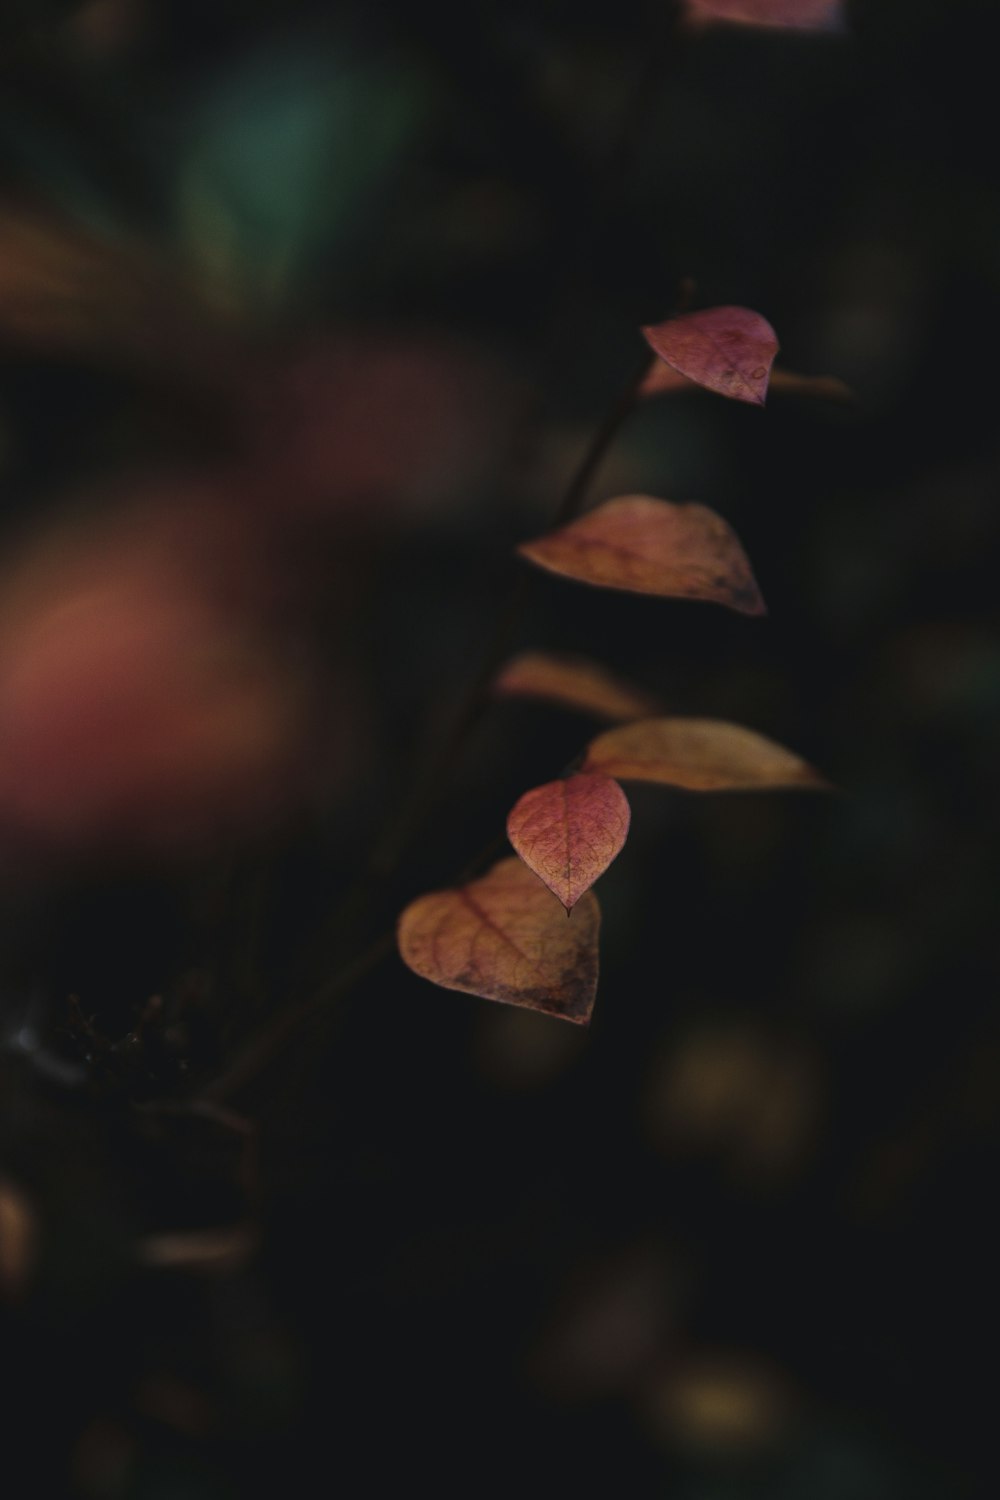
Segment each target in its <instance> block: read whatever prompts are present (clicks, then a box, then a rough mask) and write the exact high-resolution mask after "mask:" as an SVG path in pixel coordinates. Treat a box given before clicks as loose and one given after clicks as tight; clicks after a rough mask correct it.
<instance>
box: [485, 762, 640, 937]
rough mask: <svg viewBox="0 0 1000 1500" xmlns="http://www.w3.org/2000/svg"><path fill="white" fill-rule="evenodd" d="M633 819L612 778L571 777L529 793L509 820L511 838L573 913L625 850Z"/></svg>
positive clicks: (512, 811) (517, 848)
mask: <svg viewBox="0 0 1000 1500" xmlns="http://www.w3.org/2000/svg"><path fill="white" fill-rule="evenodd" d="M630 817H631V812H630V809H629V805H628V800H627V798H626V796H625V793H624V792H623V791H622V789H621V787H620V786H619V785H618V783H617V781H613V780H612V779H611V777H610V776H592V775H584V776H569V777H567V778H566V779H565V780H564V781H550V782H547V783H546V785H545V786H536V787H533V788H532V790H531V791H530V792H525V794H524V796H523V797H521V798H520V800H519V801H518V802H517V803H516V804H515V806H514V807H513V808H512V809H511V811H510V814H509V816H508V818H507V836H508V838H509V839H510V841H511V843H512V844H513V845H514V848H515V849H516V850H517V852H518V854H519V855H520V856H521V858H522V859H523V860H524V862H525V864H526V865H527V866H528V868H529V869H530V870H534V872H535V874H536V875H538V876H540V877H541V879H542V880H544V881H545V884H546V885H547V886H548V888H549V890H550V891H552V892H553V893H554V894H555V895H556V896H558V897H559V900H560V901H561V902H562V904H563V906H565V908H566V910H567V911H569V910H570V909H571V908H572V907H573V906H575V905H576V903H577V901H579V899H580V897H581V896H582V895H583V893H584V891H587V890H589V889H590V887H591V886H592V885H593V884H594V881H595V880H597V879H599V877H600V876H601V875H603V874H604V871H605V870H606V869H607V868H608V866H609V865H610V863H611V861H612V860H613V859H615V858H616V857H617V855H618V854H620V853H621V851H622V848H623V847H624V844H625V839H626V837H627V835H628V825H629V819H630Z"/></svg>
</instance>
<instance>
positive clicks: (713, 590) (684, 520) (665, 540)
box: [517, 495, 765, 615]
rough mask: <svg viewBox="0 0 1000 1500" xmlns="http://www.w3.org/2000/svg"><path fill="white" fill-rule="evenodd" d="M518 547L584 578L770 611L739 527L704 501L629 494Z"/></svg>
mask: <svg viewBox="0 0 1000 1500" xmlns="http://www.w3.org/2000/svg"><path fill="white" fill-rule="evenodd" d="M517 550H518V551H519V552H520V553H521V555H522V557H526V558H528V559H529V561H530V562H534V563H537V564H538V565H539V567H542V568H547V569H548V570H549V572H550V573H559V574H561V575H562V576H563V577H565V578H575V579H577V580H578V581H579V582H580V583H592V584H596V585H598V586H601V587H604V588H612V589H625V590H627V591H628V592H629V593H635V594H658V595H660V596H661V597H664V598H673V599H705V600H710V601H711V602H713V603H715V604H725V605H727V606H728V607H729V608H730V609H736V610H739V611H740V613H741V614H746V615H762V614H764V613H765V607H764V601H763V599H762V598H761V596H760V591H759V589H758V588H757V583H756V580H755V579H754V576H753V573H752V572H751V569H750V564H749V562H748V561H747V558H746V554H745V553H744V551H743V548H742V547H741V546H740V543H739V540H738V538H737V536H736V534H735V532H734V531H733V530H732V528H731V527H730V526H729V525H728V524H727V523H726V522H725V521H724V520H723V519H722V517H721V516H717V515H716V514H715V512H714V511H712V510H709V509H708V508H707V507H706V506H704V505H693V504H688V505H679V504H675V503H674V502H673V501H670V500H656V499H654V498H653V496H652V495H621V496H619V498H618V499H617V500H607V501H605V503H604V504H603V505H598V506H597V507H596V509H594V510H591V511H588V512H587V514H586V515H585V516H581V517H580V518H579V519H578V520H576V521H571V522H570V524H569V525H568V526H563V527H562V528H561V529H560V530H559V531H551V532H549V533H548V535H547V536H542V537H538V538H536V540H535V541H532V542H523V543H522V544H521V546H520V547H519V548H518V549H517Z"/></svg>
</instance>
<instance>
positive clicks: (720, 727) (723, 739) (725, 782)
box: [583, 719, 828, 792]
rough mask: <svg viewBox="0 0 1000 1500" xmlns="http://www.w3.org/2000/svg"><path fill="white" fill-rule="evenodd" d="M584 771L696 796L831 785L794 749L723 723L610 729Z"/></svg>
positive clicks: (593, 745)
mask: <svg viewBox="0 0 1000 1500" xmlns="http://www.w3.org/2000/svg"><path fill="white" fill-rule="evenodd" d="M583 769H584V770H585V771H603V772H604V774H605V775H606V776H617V777H619V778H620V779H621V780H622V781H655V782H660V783H662V784H663V785H665V786H679V787H684V788H685V789H686V790H688V791H694V792H718V791H740V790H745V791H749V790H752V789H755V788H756V789H763V790H766V789H768V788H771V787H811V788H813V789H814V790H821V789H823V788H826V787H827V786H828V783H827V782H826V781H824V779H823V778H822V776H820V775H819V773H818V772H817V771H814V770H813V768H812V766H810V765H807V764H806V762H805V761H804V760H802V759H800V757H799V756H797V755H794V754H793V753H792V752H791V751H790V750H785V749H784V748H783V747H782V746H781V745H776V744H775V743H774V741H773V740H769V739H765V737H764V736H763V735H762V734H757V733H756V732H755V731H754V730H752V729H744V728H743V727H742V726H741V725H739V724H727V723H725V722H724V721H723V720H721V719H643V720H640V721H639V722H638V723H636V724H626V725H624V726H623V727H622V728H621V729H609V730H607V731H606V732H605V733H604V734H599V735H598V736H597V738H596V739H595V740H591V742H590V745H589V746H588V749H587V758H586V761H585V762H584V766H583Z"/></svg>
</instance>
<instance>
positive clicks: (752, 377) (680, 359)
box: [642, 307, 778, 406]
mask: <svg viewBox="0 0 1000 1500" xmlns="http://www.w3.org/2000/svg"><path fill="white" fill-rule="evenodd" d="M642 333H643V337H644V338H645V340H646V342H647V344H648V345H649V347H650V348H651V349H652V350H653V351H654V353H656V354H658V355H659V357H660V358H661V359H663V360H666V362H667V364H668V365H669V366H670V367H671V369H673V370H676V371H677V372H678V373H679V374H680V375H685V376H687V378H688V380H693V381H694V382H695V384H696V385H703V386H705V388H706V389H707V390H710V391H715V392H716V393H717V394H718V395H720V396H729V397H731V398H732V399H733V400H734V401H747V402H749V403H750V404H752V405H754V406H763V405H764V401H765V399H766V397H767V385H768V380H769V378H770V374H771V365H772V364H773V363H774V356H775V355H776V354H777V352H778V339H777V335H776V334H775V332H774V329H773V328H772V327H771V325H770V323H769V322H768V321H767V319H766V318H762V317H761V315H760V313H755V312H751V311H750V309H749V308H747V307H709V308H706V309H705V310H704V311H702V312H693V313H684V314H683V315H682V316H681V317H679V318H669V319H668V320H667V322H665V323H655V324H652V325H650V326H648V327H646V328H643V330H642Z"/></svg>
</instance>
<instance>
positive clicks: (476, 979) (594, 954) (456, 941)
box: [397, 857, 601, 1026]
mask: <svg viewBox="0 0 1000 1500" xmlns="http://www.w3.org/2000/svg"><path fill="white" fill-rule="evenodd" d="M600 922H601V912H600V907H599V906H598V904H597V897H596V896H595V895H594V893H593V892H592V891H587V892H586V893H585V895H583V896H582V897H581V898H580V900H579V901H578V902H577V904H576V906H575V907H574V909H573V911H572V912H571V913H570V914H569V917H568V918H567V915H566V913H565V912H564V911H563V909H562V907H561V906H560V904H559V901H558V900H557V899H556V897H555V896H554V895H553V894H552V892H551V891H549V890H547V889H546V888H545V886H544V885H543V884H542V882H541V880H539V878H538V876H537V875H533V874H532V872H531V871H530V870H529V869H528V867H527V866H526V865H525V864H523V863H522V862H521V860H519V859H517V858H513V857H512V858H509V859H502V860H500V862H499V863H498V864H495V865H494V866H493V868H492V869H491V870H488V871H487V873H486V874H485V875H483V876H482V877H481V878H480V879H479V880H473V881H470V882H469V883H468V884H467V885H462V886H456V887H454V888H452V889H451V890H444V891H434V892H432V893H431V894H430V895H427V896H421V897H419V898H418V899H417V900H416V901H413V902H411V904H410V905H409V906H408V907H407V908H406V910H405V911H404V912H403V914H402V916H401V917H400V919H399V925H398V928H397V941H398V945H399V952H400V956H401V958H402V959H403V962H404V963H405V964H406V965H407V967H408V968H410V969H412V970H413V972H414V973H415V974H419V975H420V976H421V978H423V979H429V980H430V981H431V983H432V984H439V985H441V986H442V987H443V988H444V989H448V990H461V991H462V992H463V993H465V994H467V995H479V996H481V997H482V998H483V999H485V1000H499V1001H502V1002H503V1003H505V1004H507V1005H523V1006H526V1007H527V1008H528V1009H529V1010H538V1011H543V1012H545V1013H546V1014H547V1015H551V1016H558V1017H560V1018H561V1019H562V1020H565V1021H573V1022H575V1023H576V1024H577V1025H581V1026H585V1025H586V1024H587V1023H588V1022H589V1020H590V1016H591V1012H592V1010H593V1008H594V996H595V994H596V992H597V968H598V951H597V938H598V931H599V929H600Z"/></svg>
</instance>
